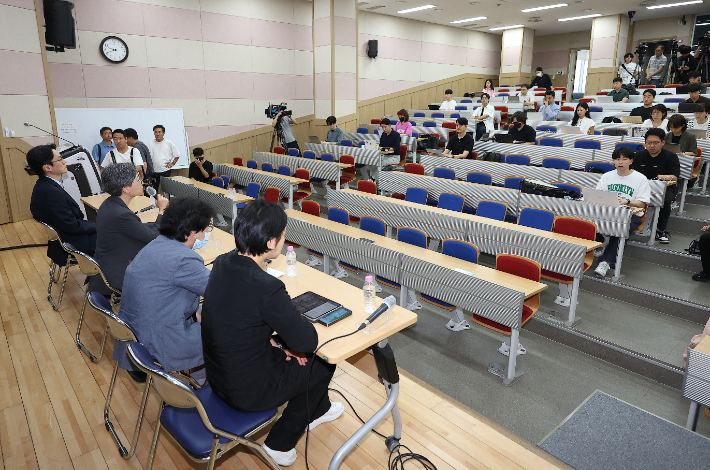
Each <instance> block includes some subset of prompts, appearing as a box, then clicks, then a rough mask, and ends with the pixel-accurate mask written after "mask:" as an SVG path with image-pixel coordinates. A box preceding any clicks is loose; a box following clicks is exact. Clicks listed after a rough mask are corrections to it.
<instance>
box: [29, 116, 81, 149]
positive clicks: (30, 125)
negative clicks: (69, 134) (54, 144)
mask: <svg viewBox="0 0 710 470" xmlns="http://www.w3.org/2000/svg"><path fill="white" fill-rule="evenodd" d="M23 124H24V125H25V126H27V127H34V128H35V129H39V130H41V131H42V132H46V133H47V134H49V135H51V136H53V137H56V138H57V139H62V140H66V141H67V142H69V143H70V144H72V145H73V146H74V147H76V146H77V145H76V144H75V143H74V142H72V141H71V140H67V139H65V138H64V137H59V136H58V135H56V134H52V133H51V132H49V131H45V130H44V129H42V128H40V127H37V126H35V125H34V124H30V123H29V122H25V123H23Z"/></svg>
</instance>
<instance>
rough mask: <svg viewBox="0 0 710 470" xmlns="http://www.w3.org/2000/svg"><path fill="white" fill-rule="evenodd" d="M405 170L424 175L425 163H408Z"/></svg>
mask: <svg viewBox="0 0 710 470" xmlns="http://www.w3.org/2000/svg"><path fill="white" fill-rule="evenodd" d="M404 172H405V173H411V174H412V175H422V176H424V165H422V164H421V163H407V164H406V165H404Z"/></svg>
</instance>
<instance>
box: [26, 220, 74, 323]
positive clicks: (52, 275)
mask: <svg viewBox="0 0 710 470" xmlns="http://www.w3.org/2000/svg"><path fill="white" fill-rule="evenodd" d="M34 221H35V222H37V223H38V224H40V225H42V227H43V228H44V231H45V233H46V234H47V242H48V243H49V244H52V243H53V242H54V243H59V246H61V247H62V250H64V243H63V242H62V239H61V237H60V236H59V233H57V231H56V230H54V227H52V226H51V225H49V224H45V223H44V222H40V221H39V220H37V219H34ZM50 251H51V250H50V248H49V247H47V256H49V252H50ZM49 261H50V263H49V285H48V286H47V300H49V302H50V303H51V304H52V308H53V309H54V310H59V306H60V305H61V304H62V298H63V297H64V287H65V286H66V284H67V274H68V273H69V265H71V264H74V263H76V260H75V259H74V257H73V256H71V255H70V254H69V253H67V252H66V250H64V251H63V253H61V254H55V255H53V256H50V258H49ZM62 268H65V269H64V279H63V280H62V288H61V290H60V291H59V301H58V302H55V301H54V298H53V297H52V284H56V283H58V282H59V278H60V277H61V275H62Z"/></svg>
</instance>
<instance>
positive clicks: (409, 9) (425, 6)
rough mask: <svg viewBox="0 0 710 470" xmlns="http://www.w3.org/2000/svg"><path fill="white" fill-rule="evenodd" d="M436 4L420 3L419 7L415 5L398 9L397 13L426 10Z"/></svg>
mask: <svg viewBox="0 0 710 470" xmlns="http://www.w3.org/2000/svg"><path fill="white" fill-rule="evenodd" d="M434 7H436V5H422V6H420V7H415V8H408V9H406V10H399V11H398V12H397V13H401V14H404V13H413V12H415V11H422V10H428V9H429V8H434Z"/></svg>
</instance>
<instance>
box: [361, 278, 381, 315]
mask: <svg viewBox="0 0 710 470" xmlns="http://www.w3.org/2000/svg"><path fill="white" fill-rule="evenodd" d="M362 291H363V293H364V296H365V313H372V312H374V311H375V310H376V309H377V302H376V300H375V296H376V295H377V292H376V291H375V284H373V283H372V276H365V285H364V286H363V288H362Z"/></svg>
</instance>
